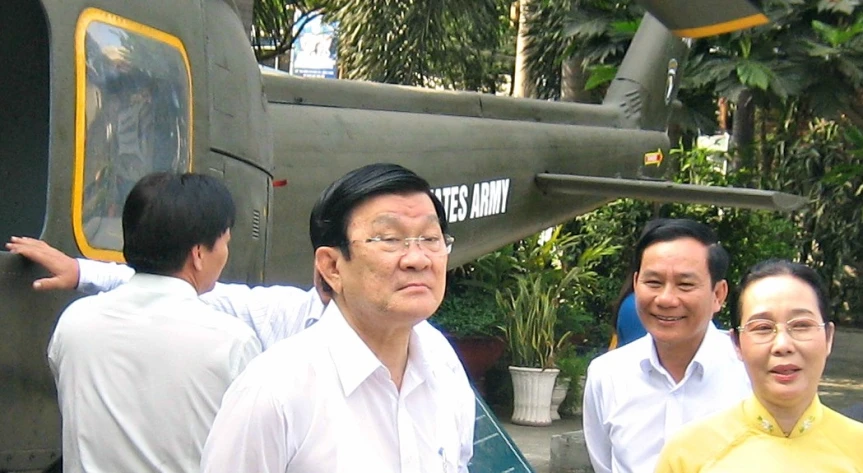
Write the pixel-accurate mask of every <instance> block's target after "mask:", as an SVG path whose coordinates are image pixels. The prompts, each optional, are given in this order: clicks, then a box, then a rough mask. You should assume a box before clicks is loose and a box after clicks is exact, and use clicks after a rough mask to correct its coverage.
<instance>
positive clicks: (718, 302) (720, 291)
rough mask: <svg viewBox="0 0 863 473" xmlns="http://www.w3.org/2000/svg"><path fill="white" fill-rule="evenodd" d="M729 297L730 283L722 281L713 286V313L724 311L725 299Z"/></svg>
mask: <svg viewBox="0 0 863 473" xmlns="http://www.w3.org/2000/svg"><path fill="white" fill-rule="evenodd" d="M727 297H728V281H726V280H724V279H723V280H722V281H719V282H717V283H716V285H714V286H713V313H714V314H715V313H717V312H719V311H720V310H722V306H723V305H725V299H726V298H727Z"/></svg>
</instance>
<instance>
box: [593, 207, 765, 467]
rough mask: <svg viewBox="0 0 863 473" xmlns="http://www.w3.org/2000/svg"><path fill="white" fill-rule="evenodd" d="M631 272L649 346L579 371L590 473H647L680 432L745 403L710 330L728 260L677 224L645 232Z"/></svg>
mask: <svg viewBox="0 0 863 473" xmlns="http://www.w3.org/2000/svg"><path fill="white" fill-rule="evenodd" d="M632 267H633V268H636V272H635V273H634V274H633V275H632V277H633V282H634V290H635V304H636V309H637V312H638V316H639V319H640V320H641V323H642V324H643V325H644V327H645V328H646V329H647V332H648V336H646V337H643V338H641V339H639V340H636V341H635V342H632V343H630V344H628V345H626V346H624V347H622V348H619V349H617V350H613V351H611V352H609V353H606V354H605V355H602V356H600V357H599V358H596V359H595V360H593V362H592V363H591V364H590V367H589V368H588V374H587V381H586V386H585V391H584V435H585V440H586V443H587V448H588V452H589V453H590V460H591V463H592V464H593V467H594V470H595V471H596V473H607V472H615V473H617V472H626V473H642V472H645V473H646V472H653V470H654V468H655V467H656V462H657V459H658V456H659V452H660V451H661V450H662V447H663V445H664V444H665V441H666V440H667V439H668V438H669V437H670V436H671V435H672V434H674V433H675V432H676V431H677V430H679V429H680V428H681V427H682V426H683V425H685V424H686V423H688V422H690V421H692V420H695V419H699V418H702V417H704V416H706V415H708V414H711V413H714V412H717V411H720V410H723V409H725V408H727V407H729V406H731V405H733V404H735V403H737V402H738V401H740V400H742V399H744V398H746V397H748V396H749V394H750V393H751V388H750V385H749V380H748V378H747V376H746V372H745V370H744V368H743V364H742V363H741V362H740V360H738V359H737V356H736V354H735V352H734V348H733V345H732V343H731V340H730V338H729V337H728V335H727V334H726V333H723V332H721V331H719V330H718V329H716V327H715V326H714V325H713V323H711V320H712V318H713V315H714V314H715V313H716V312H718V311H719V309H721V308H722V305H723V304H724V302H725V297H726V296H727V295H728V283H727V282H726V281H725V272H726V271H727V269H728V254H727V253H726V252H725V250H724V249H723V248H722V246H720V245H719V242H718V239H717V238H716V235H715V234H714V233H713V231H712V230H710V228H708V227H707V226H705V225H703V224H700V223H698V222H695V221H692V220H686V219H659V220H654V221H652V222H649V223H648V224H647V226H646V227H645V229H644V231H643V232H642V235H641V238H640V239H639V241H638V243H637V245H636V249H635V261H634V264H633V266H632Z"/></svg>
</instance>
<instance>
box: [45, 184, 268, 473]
mask: <svg viewBox="0 0 863 473" xmlns="http://www.w3.org/2000/svg"><path fill="white" fill-rule="evenodd" d="M234 214H235V210H234V203H233V200H232V198H231V195H230V193H229V192H228V190H227V188H225V187H224V185H222V184H221V183H220V182H219V181H218V180H216V179H213V178H211V177H208V176H204V175H199V174H184V175H176V174H168V173H157V174H151V175H148V176H145V177H144V178H142V179H141V180H140V181H139V182H138V183H137V184H136V185H135V186H134V188H133V189H132V191H131V193H130V194H129V196H128V198H127V199H126V203H125V205H124V207H123V238H124V245H123V256H124V257H125V259H126V261H127V262H128V264H129V266H130V267H132V268H134V270H135V271H136V274H135V275H134V276H133V277H132V278H131V279H130V280H129V282H128V283H127V284H125V285H123V286H122V287H121V288H119V289H117V290H115V291H112V292H110V293H103V294H99V295H95V296H90V297H85V298H83V299H80V300H78V301H76V302H74V303H72V304H71V305H70V306H69V307H68V308H67V309H66V310H65V311H64V312H63V313H62V314H61V315H60V318H59V321H58V322H57V328H56V329H55V331H54V334H53V335H52V337H51V341H50V344H49V345H48V361H49V364H50V366H51V370H52V372H53V373H54V377H55V380H56V383H57V393H58V397H59V401H60V410H61V413H62V417H63V471H65V472H67V473H74V472H84V471H88V472H109V471H110V472H115V471H130V472H131V471H134V472H154V473H155V472H165V471H171V472H189V473H191V472H196V471H198V468H199V464H200V458H201V451H202V449H203V446H204V441H205V440H206V437H207V433H208V432H209V430H210V426H211V425H212V422H213V419H214V417H215V415H216V411H217V410H218V407H219V405H220V403H221V400H222V396H223V395H224V393H225V391H226V390H227V389H228V386H229V385H230V383H231V382H232V381H233V380H234V378H236V377H237V376H238V375H239V374H240V372H241V371H242V370H243V369H244V368H245V366H246V365H247V364H248V363H249V361H251V359H252V358H253V357H255V356H256V355H258V354H259V353H260V351H261V347H260V343H259V342H258V340H257V338H256V337H255V334H254V333H253V332H252V331H251V330H250V329H249V328H248V327H247V326H245V325H244V324H243V323H242V322H240V321H238V320H236V319H234V318H232V317H230V316H228V315H226V314H223V313H220V312H217V311H215V310H213V309H212V308H210V307H208V306H207V305H206V304H204V303H203V302H201V301H200V300H199V299H198V295H199V294H202V293H205V292H207V291H209V290H211V289H212V288H213V286H214V284H215V283H216V280H217V279H218V278H219V275H220V274H221V272H222V268H223V267H224V266H225V262H226V261H227V258H228V241H230V239H231V230H230V228H231V226H232V225H233V223H234Z"/></svg>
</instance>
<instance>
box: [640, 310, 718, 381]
mask: <svg viewBox="0 0 863 473" xmlns="http://www.w3.org/2000/svg"><path fill="white" fill-rule="evenodd" d="M635 343H639V344H640V347H639V349H640V350H642V357H641V360H640V365H641V370H642V371H643V372H645V373H649V372H650V371H651V370H655V371H659V372H661V373H666V372H667V371H666V370H665V368H664V367H663V366H662V364H661V363H660V362H659V355H658V354H657V353H656V344H655V343H654V341H653V336H651V335H650V334H649V333H648V334H647V336H646V337H642V338H641V339H639V340H636V341H635V342H633V344H635ZM731 347H732V345H731V338H730V337H729V336H728V333H726V332H724V331H720V330H719V329H717V328H716V326H714V325H713V323H712V322H711V323H710V324H708V326H707V331H706V332H705V333H704V339H702V340H701V345H699V346H698V351H696V352H695V356H694V357H693V358H692V361H691V362H690V363H689V366H687V367H686V376H685V377H689V376H690V375H691V374H697V375H700V376H701V377H704V375H705V371H706V370H707V369H709V367H714V366H722V365H723V364H722V363H719V361H720V360H719V359H720V358H721V357H723V355H726V354H727V353H729V350H731Z"/></svg>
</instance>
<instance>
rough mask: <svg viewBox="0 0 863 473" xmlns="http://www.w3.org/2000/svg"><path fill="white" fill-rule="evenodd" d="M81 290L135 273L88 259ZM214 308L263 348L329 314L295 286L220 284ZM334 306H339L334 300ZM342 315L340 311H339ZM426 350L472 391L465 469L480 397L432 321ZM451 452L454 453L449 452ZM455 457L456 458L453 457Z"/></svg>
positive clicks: (464, 407) (110, 285) (462, 398)
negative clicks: (242, 324) (251, 333)
mask: <svg viewBox="0 0 863 473" xmlns="http://www.w3.org/2000/svg"><path fill="white" fill-rule="evenodd" d="M78 267H79V275H78V290H79V291H81V292H85V293H95V292H99V291H110V290H112V289H114V288H116V287H119V286H121V285H122V284H124V283H126V282H127V281H128V280H129V279H130V278H131V277H132V276H133V275H134V274H135V271H134V270H133V269H132V268H129V267H128V266H125V265H121V264H114V263H103V262H99V261H90V260H86V259H79V260H78ZM201 300H202V301H203V302H205V303H207V304H209V305H210V306H211V307H213V308H216V309H218V310H220V311H223V312H225V313H228V314H230V315H233V316H235V317H238V318H239V319H240V320H242V321H243V322H245V323H246V324H247V325H248V326H250V327H251V328H252V330H254V331H255V334H256V335H257V336H258V339H259V340H260V342H261V346H262V347H263V349H264V350H268V349H269V348H270V347H271V346H273V345H274V344H276V343H277V342H279V341H281V340H284V339H285V338H288V337H290V336H292V335H296V334H298V333H300V332H301V331H303V330H304V329H306V328H308V327H310V326H312V325H313V324H315V322H317V321H318V320H319V319H320V318H321V316H322V314H323V313H324V305H323V303H322V302H321V299H320V297H319V296H318V294H317V291H315V289H314V288H312V289H311V290H309V291H303V290H302V289H298V288H295V287H290V286H256V287H251V288H250V287H249V286H246V285H243V284H222V283H217V284H216V287H215V288H214V289H213V290H212V291H210V292H208V293H206V294H203V295H202V296H201ZM331 305H333V306H334V305H335V304H331ZM336 312H337V313H338V314H339V317H340V318H341V313H340V312H338V310H336ZM414 333H415V334H416V335H418V337H419V339H421V340H422V345H423V346H424V347H425V351H426V352H429V353H431V352H433V353H435V357H434V365H435V366H437V367H445V368H446V370H447V371H449V372H451V373H454V375H455V376H456V377H457V378H460V379H463V380H464V383H465V385H466V386H467V388H466V389H467V392H462V391H458V396H457V399H458V401H459V403H460V404H461V405H460V407H459V408H458V409H459V411H460V412H463V413H466V412H470V415H471V417H470V421H469V422H468V421H465V422H464V424H466V425H464V426H462V427H461V430H460V442H461V445H460V448H459V451H458V458H460V460H459V461H460V465H461V466H460V469H459V470H458V471H460V472H466V471H467V468H466V466H465V465H467V461H468V460H469V459H470V458H471V456H472V455H473V431H474V418H473V413H474V412H475V411H476V398H475V397H474V393H473V391H472V390H471V388H470V385H469V383H468V381H467V376H466V374H465V372H464V368H463V366H462V364H461V362H460V361H459V359H458V356H457V355H456V354H455V351H454V350H453V349H452V346H451V345H450V344H449V342H448V341H447V340H446V338H445V337H444V336H443V334H441V333H440V331H439V330H438V329H436V328H434V327H433V326H432V325H431V324H430V323H428V321H423V322H420V323H419V324H417V325H416V326H415V327H414ZM444 454H445V455H448V453H447V452H444ZM450 456H452V455H450ZM450 460H452V459H450Z"/></svg>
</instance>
